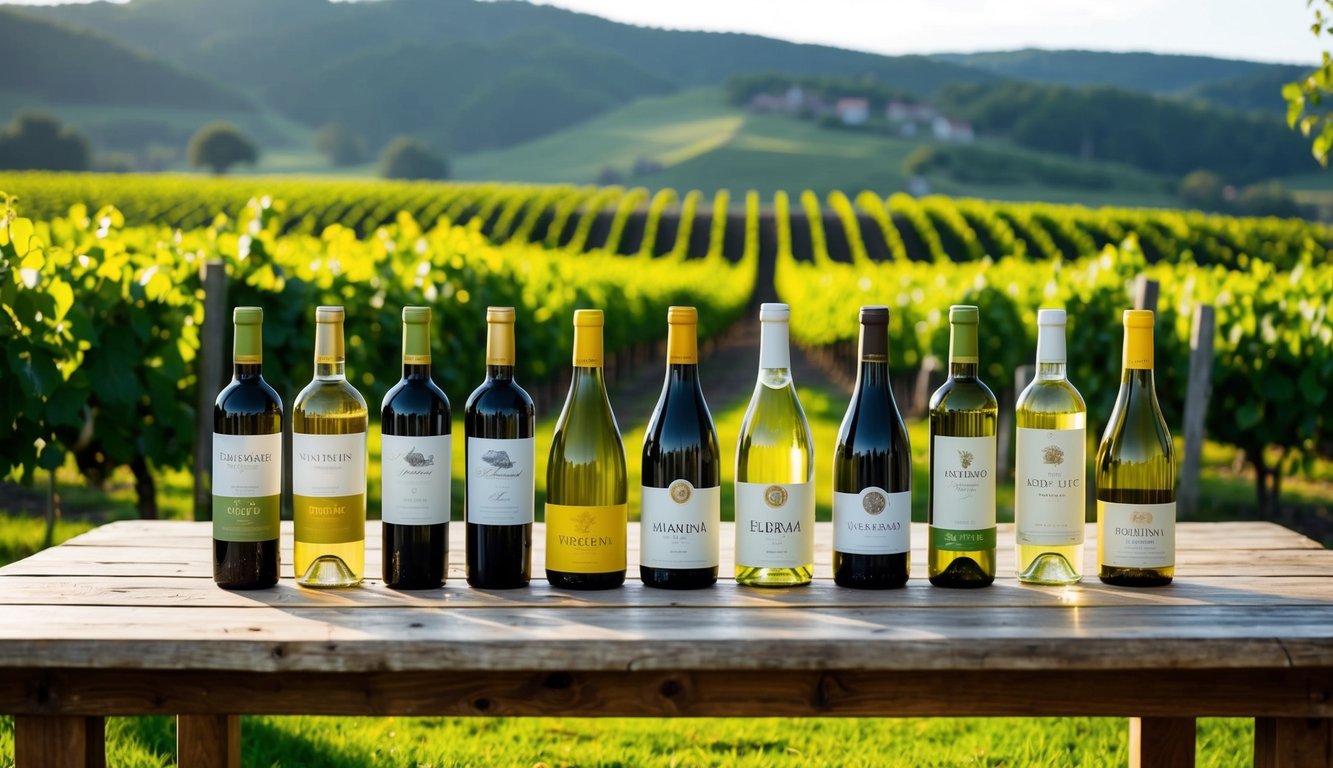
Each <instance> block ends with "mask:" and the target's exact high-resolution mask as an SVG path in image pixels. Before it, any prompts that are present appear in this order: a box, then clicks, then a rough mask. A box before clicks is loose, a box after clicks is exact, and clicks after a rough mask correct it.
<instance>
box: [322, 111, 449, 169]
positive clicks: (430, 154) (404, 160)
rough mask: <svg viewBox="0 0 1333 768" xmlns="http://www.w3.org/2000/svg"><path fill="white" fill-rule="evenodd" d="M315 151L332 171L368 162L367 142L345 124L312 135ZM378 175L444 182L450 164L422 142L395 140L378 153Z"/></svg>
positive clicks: (412, 139) (330, 125) (405, 137)
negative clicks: (324, 158)
mask: <svg viewBox="0 0 1333 768" xmlns="http://www.w3.org/2000/svg"><path fill="white" fill-rule="evenodd" d="M314 143H315V150H316V151H317V152H319V153H320V154H321V155H324V156H325V157H327V158H328V159H329V163H331V164H332V165H333V166H334V167H335V168H346V167H348V166H352V165H360V164H362V163H365V162H368V161H369V160H370V152H369V150H368V149H367V148H366V140H365V139H364V138H362V137H361V136H360V135H359V134H357V133H356V132H355V131H353V130H352V129H351V128H349V127H348V126H347V125H346V124H345V123H341V122H337V121H334V122H331V123H327V124H325V125H324V127H323V128H320V129H319V131H318V132H316V133H315V142H314ZM380 175H381V176H383V177H384V178H386V179H447V178H449V162H448V161H447V160H446V159H445V157H444V155H442V154H440V153H439V152H436V151H435V150H434V149H432V148H431V147H430V146H429V145H427V144H426V143H425V142H423V141H421V140H420V139H417V138H414V137H411V136H398V137H396V138H394V139H393V140H392V141H390V142H389V143H388V144H386V145H385V147H384V149H383V151H381V152H380Z"/></svg>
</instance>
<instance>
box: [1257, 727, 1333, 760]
mask: <svg viewBox="0 0 1333 768" xmlns="http://www.w3.org/2000/svg"><path fill="white" fill-rule="evenodd" d="M1330 765H1333V720H1330V719H1327V718H1286V717H1260V718H1256V719H1255V721H1254V768H1327V767H1328V766H1330Z"/></svg>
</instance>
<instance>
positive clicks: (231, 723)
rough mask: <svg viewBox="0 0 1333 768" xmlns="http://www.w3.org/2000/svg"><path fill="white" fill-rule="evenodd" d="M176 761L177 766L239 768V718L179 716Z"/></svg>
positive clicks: (181, 767)
mask: <svg viewBox="0 0 1333 768" xmlns="http://www.w3.org/2000/svg"><path fill="white" fill-rule="evenodd" d="M176 761H177V764H178V765H179V766H180V768H241V718H240V717H239V716H238V715H225V714H224V715H215V714H207V715H180V716H178V717H177V718H176Z"/></svg>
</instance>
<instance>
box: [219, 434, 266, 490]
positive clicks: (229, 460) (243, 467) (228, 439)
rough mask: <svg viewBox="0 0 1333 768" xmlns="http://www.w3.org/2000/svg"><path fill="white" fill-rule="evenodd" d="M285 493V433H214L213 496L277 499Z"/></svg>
mask: <svg viewBox="0 0 1333 768" xmlns="http://www.w3.org/2000/svg"><path fill="white" fill-rule="evenodd" d="M280 493H282V434H281V433H278V434H273V435H223V434H220V433H217V432H214V433H213V494H214V495H216V496H234V497H246V498H248V497H253V496H277V495H278V494H280Z"/></svg>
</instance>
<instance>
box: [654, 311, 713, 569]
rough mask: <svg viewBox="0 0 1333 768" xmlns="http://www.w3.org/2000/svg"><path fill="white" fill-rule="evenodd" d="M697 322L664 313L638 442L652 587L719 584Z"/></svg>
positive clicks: (709, 429)
mask: <svg viewBox="0 0 1333 768" xmlns="http://www.w3.org/2000/svg"><path fill="white" fill-rule="evenodd" d="M698 324H699V314H698V312H697V311H696V310H695V308H694V307H671V308H669V309H668V310H667V371H666V382H665V383H664V384H663V385H662V395H661V397H660V398H658V400H657V407H656V408H654V409H653V415H652V418H650V419H649V421H648V430H647V432H645V433H644V436H643V515H642V518H641V522H640V526H639V531H640V534H639V537H640V546H639V576H640V578H642V579H643V583H644V584H645V585H647V586H649V587H663V588H665V589H698V588H700V587H707V586H709V585H711V584H713V583H715V582H716V581H717V563H718V528H719V527H720V526H721V524H722V488H721V482H722V478H721V457H720V456H719V453H718V447H717V429H716V428H715V427H714V426H713V416H712V414H710V413H709V412H708V404H707V403H706V402H704V393H703V388H702V387H701V386H700V384H699V344H698Z"/></svg>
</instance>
